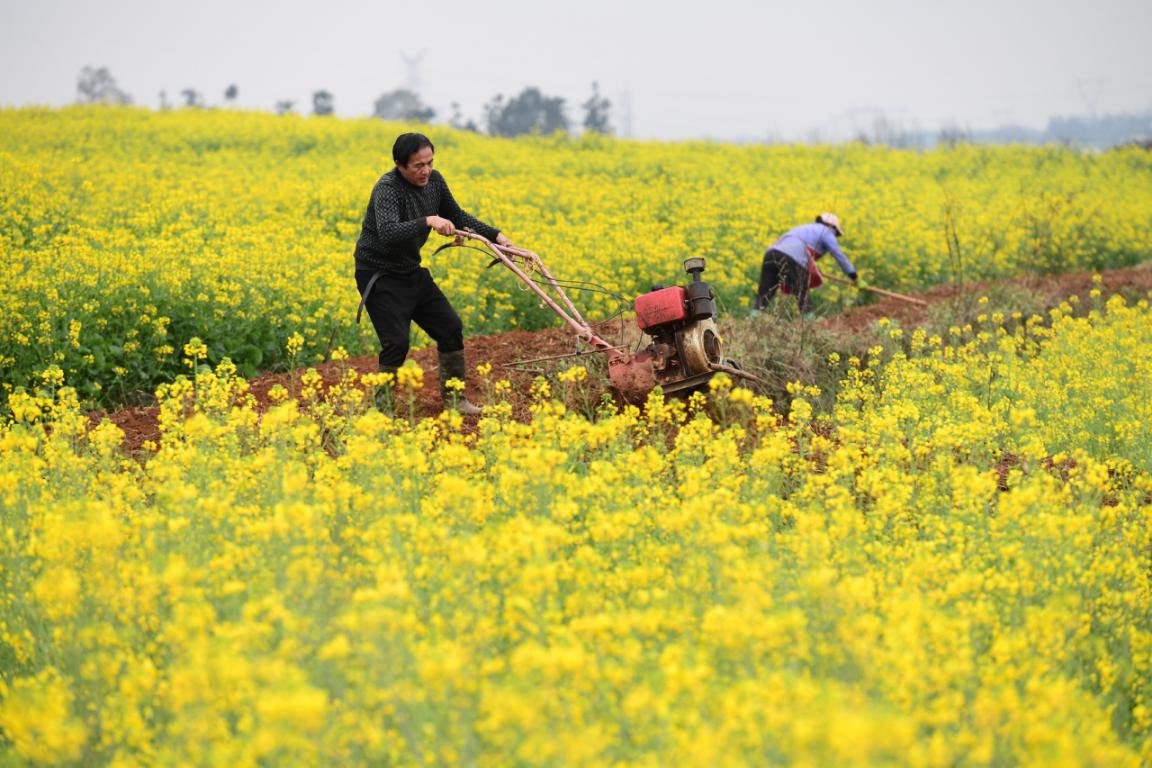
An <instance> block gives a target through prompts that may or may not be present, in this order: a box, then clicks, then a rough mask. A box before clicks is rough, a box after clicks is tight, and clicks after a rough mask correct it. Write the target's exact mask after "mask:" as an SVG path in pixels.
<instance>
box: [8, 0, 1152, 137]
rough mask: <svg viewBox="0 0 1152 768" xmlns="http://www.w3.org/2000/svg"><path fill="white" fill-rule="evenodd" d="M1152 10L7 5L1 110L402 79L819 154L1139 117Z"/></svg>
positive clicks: (287, 0) (367, 93) (738, 4)
mask: <svg viewBox="0 0 1152 768" xmlns="http://www.w3.org/2000/svg"><path fill="white" fill-rule="evenodd" d="M1150 40H1152V0H1092V1H1091V2H1089V1H1088V0H1071V1H1069V0H1064V1H1063V2H1061V1H1060V0H950V1H949V2H939V1H938V0H920V2H916V1H914V0H871V1H870V2H858V1H853V0H826V1H825V2H822V3H806V2H799V1H798V0H794V1H792V2H776V1H775V0H761V1H760V2H753V1H752V0H704V1H702V2H701V1H697V2H681V1H680V0H664V2H655V1H653V0H649V1H648V2H643V3H639V2H628V0H574V1H571V2H565V3H548V2H541V1H540V0H537V1H536V2H529V1H528V0H469V1H465V0H437V2H435V3H422V2H410V3H403V4H401V3H395V2H386V1H381V0H375V1H373V2H348V1H347V0H327V1H326V2H325V1H324V0H309V1H307V2H303V1H301V0H278V1H277V2H246V1H245V0H231V1H230V2H225V1H224V0H196V1H195V2H189V1H188V0H183V1H182V2H178V3H176V2H169V1H168V0H90V1H88V2H80V1H79V0H72V1H65V0H0V105H4V106H19V105H27V104H52V105H62V104H67V103H70V102H72V101H74V100H75V95H76V78H77V75H78V74H79V72H80V70H81V68H83V67H84V66H86V65H90V66H96V67H99V66H104V67H108V68H109V69H110V70H111V73H112V74H113V76H114V77H115V78H116V80H117V82H118V84H119V85H120V87H121V88H122V89H123V90H125V91H127V92H128V93H129V94H131V95H132V97H133V98H134V100H135V102H136V103H137V104H141V105H144V106H148V107H153V108H155V107H157V106H158V105H159V103H160V97H159V94H160V92H161V91H166V92H167V94H168V99H169V101H172V102H178V101H179V100H180V92H181V91H182V90H184V89H185V88H194V89H196V90H198V91H200V92H201V93H203V94H204V96H205V97H206V99H207V100H208V103H209V104H219V103H221V102H222V101H223V94H224V90H225V89H226V88H227V87H228V85H229V84H230V83H235V84H236V85H237V86H238V88H239V94H240V95H239V99H238V101H237V103H238V105H239V106H241V107H246V108H252V109H272V108H273V106H274V105H275V103H276V102H277V101H279V100H282V99H293V100H295V101H296V102H297V105H298V109H299V110H300V111H303V112H307V111H309V110H310V108H311V94H312V93H313V92H314V91H316V90H319V89H326V90H328V91H330V92H332V93H333V94H334V96H335V103H336V111H337V113H338V114H340V115H345V116H355V115H366V114H369V113H370V112H371V110H372V103H373V102H374V101H375V99H376V98H377V97H378V96H379V95H380V94H381V93H383V92H385V91H388V90H391V89H393V88H397V87H401V86H404V85H406V84H407V83H409V82H410V78H411V77H412V75H413V72H411V71H410V68H409V67H408V66H407V65H406V63H405V56H407V57H409V58H418V60H419V64H418V65H417V67H416V72H415V74H416V75H417V76H418V78H419V84H420V90H421V94H422V95H423V97H424V99H425V100H426V101H427V102H429V103H430V104H431V105H432V106H433V107H435V108H436V109H437V110H438V112H439V113H440V115H441V116H443V117H447V116H448V113H449V104H450V103H451V102H453V101H456V102H459V104H460V106H461V109H462V111H463V113H464V116H465V117H472V118H474V119H476V120H477V122H481V119H482V107H483V104H484V103H485V102H487V101H488V100H490V99H491V98H492V96H494V95H495V94H498V93H499V94H504V95H513V94H516V93H519V91H520V90H521V89H522V88H524V87H525V86H528V85H535V86H538V87H539V88H540V89H541V90H542V91H544V92H545V93H546V94H548V95H555V96H562V97H564V98H565V99H567V103H568V107H569V109H568V113H569V117H570V118H573V119H574V121H575V122H578V121H579V119H580V117H581V116H582V112H581V110H580V109H579V104H580V103H581V102H582V101H584V100H585V99H586V98H587V97H588V95H589V93H590V92H591V83H592V81H594V80H595V81H598V82H599V83H600V88H601V91H602V92H603V94H604V95H605V96H607V97H608V98H610V99H612V101H613V102H614V106H613V117H614V122H615V123H616V124H617V127H619V128H623V129H627V128H628V127H629V125H630V127H631V135H633V136H636V137H643V138H662V139H685V138H717V139H759V138H777V139H805V138H814V137H815V135H816V133H817V132H819V133H820V134H822V135H823V136H825V137H827V138H833V137H836V136H837V135H842V134H849V135H850V134H851V133H852V132H853V131H854V130H857V129H859V128H867V127H869V126H871V124H872V121H873V119H874V116H875V114H876V113H877V112H878V111H882V112H883V113H885V114H886V115H887V116H888V117H889V118H890V119H891V120H893V121H896V122H897V123H900V124H902V125H903V126H905V127H909V128H911V127H920V128H925V129H929V130H933V129H935V128H938V127H939V126H941V125H944V124H949V123H954V124H957V125H960V126H968V127H971V128H983V127H990V126H992V125H998V124H1002V123H1017V124H1021V125H1027V126H1033V127H1043V126H1044V124H1045V123H1046V122H1047V119H1048V117H1049V116H1051V115H1071V114H1087V113H1088V112H1089V111H1090V110H1092V109H1095V110H1096V112H1098V113H1107V112H1125V111H1128V112H1131V111H1143V110H1148V109H1152V44H1150V42H1149V41H1150Z"/></svg>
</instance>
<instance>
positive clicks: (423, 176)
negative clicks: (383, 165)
mask: <svg viewBox="0 0 1152 768" xmlns="http://www.w3.org/2000/svg"><path fill="white" fill-rule="evenodd" d="M396 167H397V168H399V169H400V175H401V176H403V177H404V181H406V182H408V183H409V184H411V185H412V186H414V187H423V186H427V184H428V179H429V178H430V177H431V176H432V147H421V148H420V151H419V152H417V153H415V154H414V155H412V156H411V157H409V158H408V164H407V165H400V164H397V165H396Z"/></svg>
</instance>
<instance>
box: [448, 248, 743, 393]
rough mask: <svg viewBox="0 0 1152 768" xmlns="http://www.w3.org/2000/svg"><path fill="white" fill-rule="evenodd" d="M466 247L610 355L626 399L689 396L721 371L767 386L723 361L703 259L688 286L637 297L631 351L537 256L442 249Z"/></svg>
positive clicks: (693, 262)
mask: <svg viewBox="0 0 1152 768" xmlns="http://www.w3.org/2000/svg"><path fill="white" fill-rule="evenodd" d="M465 240H473V241H476V242H477V243H478V244H479V245H480V246H481V247H482V248H481V249H482V250H484V251H486V252H489V253H491V254H492V255H493V256H494V260H493V261H492V264H490V265H489V266H492V265H494V264H496V263H497V262H499V263H501V264H503V265H504V266H505V267H507V268H508V269H509V270H511V271H512V273H513V274H514V275H516V277H518V278H519V279H520V280H521V281H522V282H523V283H524V284H525V285H527V286H528V288H529V289H531V290H532V291H534V292H535V293H536V294H537V295H538V296H539V297H540V300H541V301H542V302H543V303H544V304H545V305H547V306H548V307H550V308H551V309H552V310H553V311H554V312H556V314H558V315H560V317H561V318H563V319H564V322H566V323H567V324H568V325H569V326H571V327H572V329H573V330H575V331H576V335H577V338H578V339H579V340H580V341H582V342H584V343H586V344H588V345H590V346H591V347H592V348H593V352H600V353H603V354H605V355H606V356H607V358H608V379H609V382H610V384H611V385H612V388H613V389H615V390H616V391H617V392H619V393H620V394H621V396H623V397H624V398H625V399H628V400H639V399H643V398H644V397H646V396H647V395H648V393H649V392H651V391H652V390H653V389H655V388H656V387H657V386H659V387H660V388H661V389H663V391H665V392H680V391H690V390H693V389H695V388H697V387H700V386H701V385H704V384H706V383H707V382H708V380H709V379H711V378H712V376H714V375H715V374H716V373H717V372H718V371H724V372H725V373H728V374H731V375H734V376H739V377H742V378H746V379H750V380H752V381H757V382H759V381H761V380H760V379H759V378H757V377H756V376H752V375H751V374H749V373H747V372H745V371H743V370H740V368H739V367H738V366H737V365H736V364H735V363H734V362H733V361H731V360H727V359H725V357H724V350H723V345H722V343H721V341H720V335H719V334H718V333H717V331H716V321H715V315H716V297H715V294H714V293H713V292H712V288H711V286H709V285H708V283H706V282H704V280H703V279H701V277H700V275H701V273H703V271H704V259H703V258H699V257H697V258H691V259H687V260H686V261H685V262H684V271H685V272H687V273H688V274H689V275H691V277H692V279H691V281H690V282H689V283H688V285H686V286H679V285H675V286H672V287H670V288H654V289H653V290H652V291H650V292H649V293H645V294H643V295H641V296H638V297H637V298H636V301H635V302H634V304H633V306H634V308H635V310H636V324H637V326H639V328H640V330H641V331H642V332H643V333H644V337H643V340H642V341H641V343H640V344H639V345H638V348H637V349H635V350H628V349H625V348H624V347H623V346H621V345H614V344H610V343H608V342H607V341H605V340H604V339H603V338H602V337H601V336H600V335H599V334H597V333H596V331H595V330H594V329H593V328H592V326H591V325H590V324H589V323H588V321H586V320H585V319H584V317H583V316H582V315H581V314H580V310H578V309H577V308H576V306H575V305H574V304H573V303H572V301H571V299H569V298H568V294H567V293H565V291H564V287H563V285H562V283H564V282H565V281H560V280H557V279H556V278H555V277H553V276H552V273H551V272H549V271H548V268H547V267H546V266H544V262H543V261H542V260H541V259H540V257H539V256H537V255H536V254H535V253H533V252H532V251H529V250H525V249H523V248H515V247H512V246H501V245H497V244H495V243H493V242H491V241H490V240H488V239H487V238H484V237H482V236H480V235H478V234H475V233H474V232H469V231H464V230H462V231H459V232H457V234H456V240H455V241H454V242H451V243H447V244H446V245H443V246H441V248H440V249H443V248H447V247H451V246H463V245H465V242H464V241H465ZM440 249H437V250H440ZM534 274H535V275H538V277H534V276H533V275H534ZM562 357H563V356H562ZM542 359H552V358H542ZM526 362H537V361H526Z"/></svg>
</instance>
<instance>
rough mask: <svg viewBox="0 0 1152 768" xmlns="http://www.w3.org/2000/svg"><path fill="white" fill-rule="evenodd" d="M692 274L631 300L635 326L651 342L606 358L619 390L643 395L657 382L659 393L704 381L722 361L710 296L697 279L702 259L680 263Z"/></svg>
mask: <svg viewBox="0 0 1152 768" xmlns="http://www.w3.org/2000/svg"><path fill="white" fill-rule="evenodd" d="M684 271H685V272H687V273H688V274H689V275H691V276H692V281H691V282H690V283H688V285H687V286H680V285H674V286H672V287H670V288H663V287H654V288H653V289H652V291H650V292H649V293H645V294H643V295H642V296H638V297H637V298H636V301H635V303H634V305H633V306H634V307H635V309H636V325H638V326H639V327H640V330H641V331H643V332H644V334H645V336H646V337H647V339H650V340H651V343H649V344H647V345H646V346H645V347H644V348H643V349H641V350H639V351H638V352H635V353H633V354H627V355H622V356H617V357H609V359H608V378H609V379H610V380H611V382H612V386H613V387H615V388H616V389H617V390H619V391H620V392H621V393H623V394H626V395H628V394H633V393H634V394H638V395H642V394H646V393H647V392H649V391H651V390H652V389H654V388H655V387H656V385H660V387H661V388H662V389H663V390H664V391H665V392H676V391H678V390H682V389H692V388H694V387H698V386H700V385H701V384H705V383H707V381H708V380H709V379H710V378H712V375H713V374H714V373H716V371H717V370H722V369H726V368H729V367H730V366H728V365H726V364H725V362H724V355H723V348H722V345H721V342H720V334H719V333H717V331H716V321H715V320H714V319H713V318H714V317H715V315H716V297H715V295H714V294H713V293H712V288H711V286H709V285H708V283H706V282H704V281H703V280H702V279H701V278H700V274H701V273H702V272H703V271H704V259H702V258H692V259H688V260H687V261H685V262H684Z"/></svg>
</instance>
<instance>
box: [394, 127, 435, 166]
mask: <svg viewBox="0 0 1152 768" xmlns="http://www.w3.org/2000/svg"><path fill="white" fill-rule="evenodd" d="M424 147H428V148H429V149H431V150H432V151H433V152H435V151H436V147H434V146H432V139H430V138H428V137H427V136H425V135H424V134H422V133H402V134H400V135H399V136H397V137H396V143H395V144H393V145H392V159H393V160H394V161H395V162H396V165H408V161H409V160H411V159H412V155H414V154H416V153H417V152H419V151H420V150H422V149H424Z"/></svg>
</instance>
